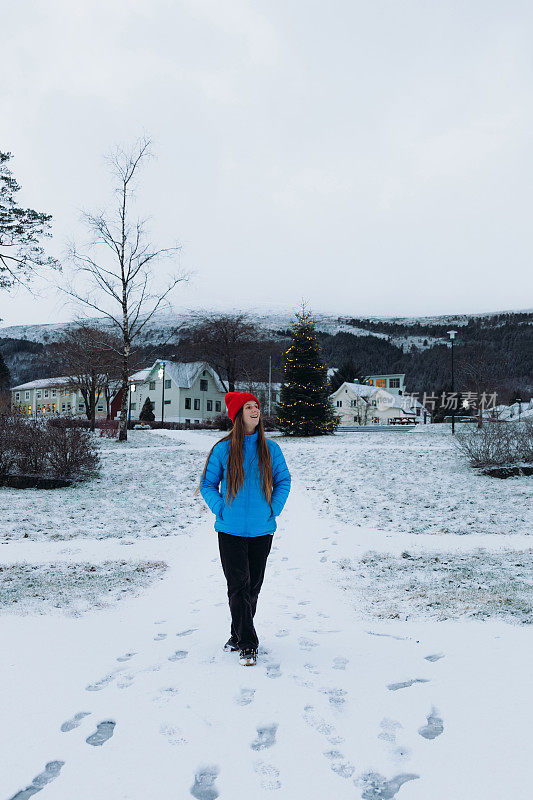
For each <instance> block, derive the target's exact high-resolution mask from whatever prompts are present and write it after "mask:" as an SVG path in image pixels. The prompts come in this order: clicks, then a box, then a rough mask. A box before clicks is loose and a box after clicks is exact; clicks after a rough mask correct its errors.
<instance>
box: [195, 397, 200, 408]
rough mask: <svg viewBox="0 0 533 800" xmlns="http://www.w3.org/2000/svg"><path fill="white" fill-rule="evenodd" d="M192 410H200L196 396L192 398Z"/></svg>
mask: <svg viewBox="0 0 533 800" xmlns="http://www.w3.org/2000/svg"><path fill="white" fill-rule="evenodd" d="M194 410H195V411H200V401H199V400H198V399H197V398H196V397H195V398H194Z"/></svg>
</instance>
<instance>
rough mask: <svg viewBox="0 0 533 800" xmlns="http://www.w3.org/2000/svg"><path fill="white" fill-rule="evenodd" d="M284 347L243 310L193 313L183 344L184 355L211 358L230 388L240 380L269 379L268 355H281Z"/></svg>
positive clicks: (181, 352) (232, 388)
mask: <svg viewBox="0 0 533 800" xmlns="http://www.w3.org/2000/svg"><path fill="white" fill-rule="evenodd" d="M278 351H280V348H279V347H278V348H277V349H276V347H275V343H273V342H272V340H270V339H268V338H267V337H266V336H264V335H262V334H261V332H260V331H258V328H257V324H256V323H255V322H253V321H252V320H251V319H250V317H249V316H248V315H247V314H245V313H242V312H239V313H236V314H219V313H214V312H212V313H209V312H206V311H200V312H197V313H196V314H194V315H193V322H192V325H191V327H190V329H189V331H188V334H187V335H184V336H183V338H182V340H181V341H180V344H179V352H180V358H182V359H183V358H189V359H193V358H197V359H200V360H205V361H207V362H208V363H209V364H210V365H211V366H212V367H213V369H214V370H215V372H216V373H217V375H218V377H219V378H220V380H221V381H222V383H223V384H224V386H225V387H226V390H227V391H228V392H233V391H235V383H236V381H239V380H248V381H250V380H262V381H264V380H265V377H266V375H268V357H269V355H272V354H273V355H274V357H277V358H279V352H278Z"/></svg>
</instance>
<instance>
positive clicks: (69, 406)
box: [67, 403, 72, 411]
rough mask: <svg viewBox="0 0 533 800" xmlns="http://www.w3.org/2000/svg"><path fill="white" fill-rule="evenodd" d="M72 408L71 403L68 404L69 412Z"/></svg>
mask: <svg viewBox="0 0 533 800" xmlns="http://www.w3.org/2000/svg"><path fill="white" fill-rule="evenodd" d="M71 408H72V406H71V405H70V403H67V411H70V409H71Z"/></svg>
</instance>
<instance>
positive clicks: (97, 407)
mask: <svg viewBox="0 0 533 800" xmlns="http://www.w3.org/2000/svg"><path fill="white" fill-rule="evenodd" d="M96 410H97V411H103V410H104V407H103V406H96Z"/></svg>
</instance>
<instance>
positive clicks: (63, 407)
mask: <svg viewBox="0 0 533 800" xmlns="http://www.w3.org/2000/svg"><path fill="white" fill-rule="evenodd" d="M65 407H66V406H65V404H64V403H61V411H64V410H65Z"/></svg>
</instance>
